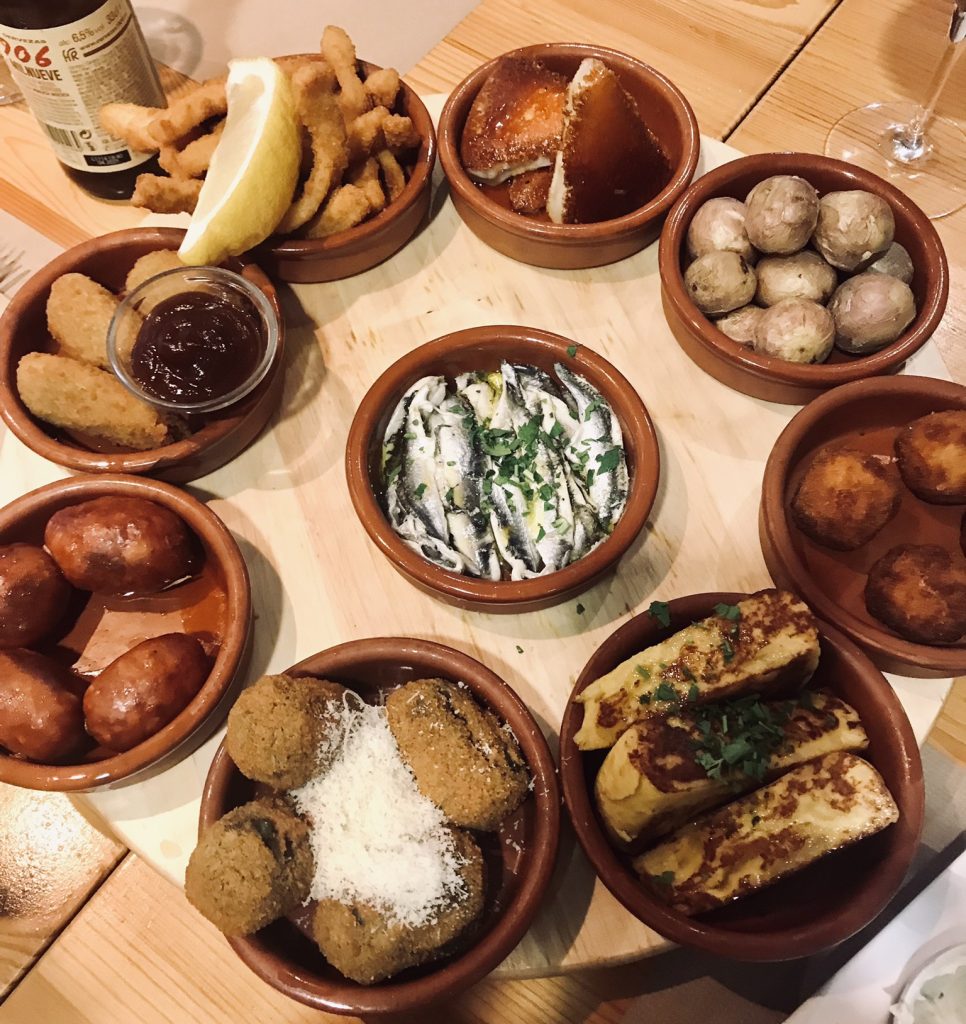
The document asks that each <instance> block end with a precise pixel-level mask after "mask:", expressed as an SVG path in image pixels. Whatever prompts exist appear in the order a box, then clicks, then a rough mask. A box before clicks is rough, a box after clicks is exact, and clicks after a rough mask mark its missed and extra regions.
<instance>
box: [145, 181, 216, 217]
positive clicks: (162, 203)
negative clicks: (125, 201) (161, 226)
mask: <svg viewBox="0 0 966 1024" xmlns="http://www.w3.org/2000/svg"><path fill="white" fill-rule="evenodd" d="M201 186H202V182H201V181H200V180H199V179H198V178H165V177H162V176H161V175H159V174H139V175H138V177H137V181H136V182H135V184H134V195H132V196H131V205H132V206H141V207H144V209H146V210H151V212H152V213H194V211H195V207H196V206H197V205H198V196H199V195H201Z"/></svg>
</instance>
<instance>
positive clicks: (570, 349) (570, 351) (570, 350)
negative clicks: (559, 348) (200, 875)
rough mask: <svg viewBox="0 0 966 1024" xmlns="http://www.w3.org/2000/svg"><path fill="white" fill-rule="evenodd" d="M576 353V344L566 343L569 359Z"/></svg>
mask: <svg viewBox="0 0 966 1024" xmlns="http://www.w3.org/2000/svg"><path fill="white" fill-rule="evenodd" d="M576 354H577V346H576V345H568V346H567V355H568V356H570V358H571V359H573V357H574V356H575V355H576Z"/></svg>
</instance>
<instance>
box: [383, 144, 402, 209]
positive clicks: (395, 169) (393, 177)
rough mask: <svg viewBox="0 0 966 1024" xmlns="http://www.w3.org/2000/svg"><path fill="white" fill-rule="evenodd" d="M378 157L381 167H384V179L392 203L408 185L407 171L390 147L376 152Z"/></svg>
mask: <svg viewBox="0 0 966 1024" xmlns="http://www.w3.org/2000/svg"><path fill="white" fill-rule="evenodd" d="M376 159H377V160H378V161H379V167H380V168H381V169H382V179H383V183H384V184H385V186H386V195H388V196H389V202H390V203H391V202H394V201H395V200H396V199H398V198H399V196H400V195H401V194H402V190H403V189H404V188H405V187H406V172H405V171H404V170H403V169H402V166H401V165H400V163H399V161H398V160H397V159H396V158H395V157H394V156H393V154H392V153H390V152H389V150H388V149H383V150H380V151H379V152H378V153H376Z"/></svg>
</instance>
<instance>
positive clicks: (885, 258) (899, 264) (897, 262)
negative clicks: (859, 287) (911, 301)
mask: <svg viewBox="0 0 966 1024" xmlns="http://www.w3.org/2000/svg"><path fill="white" fill-rule="evenodd" d="M868 270H869V273H870V274H888V275H889V276H890V277H898V278H899V280H900V281H904V282H905V283H906V284H912V278H913V275H914V274H915V272H916V271H915V267H913V265H912V257H911V256H910V255H909V252H908V250H907V249H906V247H905V246H904V245H900V244H899V243H898V242H893V243H892V245H890V246H889V248H888V249H886V251H885V252H884V253H883V254H882V255H881V256H880V257H879V258H878V259H877V260H876V261H875V262H874V263H870V264H869V267H868Z"/></svg>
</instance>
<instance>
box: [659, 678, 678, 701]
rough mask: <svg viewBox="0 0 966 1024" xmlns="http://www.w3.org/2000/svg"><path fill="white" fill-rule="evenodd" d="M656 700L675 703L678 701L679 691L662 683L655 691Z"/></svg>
mask: <svg viewBox="0 0 966 1024" xmlns="http://www.w3.org/2000/svg"><path fill="white" fill-rule="evenodd" d="M654 699H655V700H663V701H666V702H670V701H674V700H677V699H678V691H677V690H675V689H674V687H673V686H671V685H670V684H669V683H664V682H661V683H658V686H657V689H656V690H655V691H654Z"/></svg>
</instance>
